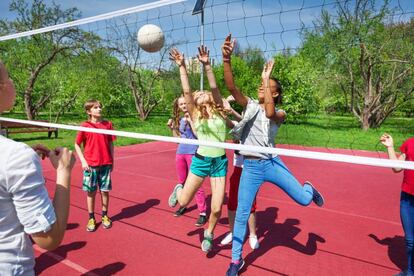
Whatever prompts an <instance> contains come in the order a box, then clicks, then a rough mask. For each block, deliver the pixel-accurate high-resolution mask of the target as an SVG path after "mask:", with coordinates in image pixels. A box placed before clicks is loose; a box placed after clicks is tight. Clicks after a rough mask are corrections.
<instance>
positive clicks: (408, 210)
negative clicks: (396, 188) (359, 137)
mask: <svg viewBox="0 0 414 276" xmlns="http://www.w3.org/2000/svg"><path fill="white" fill-rule="evenodd" d="M380 141H381V143H382V144H383V145H384V146H386V147H387V153H388V158H389V159H393V160H407V161H414V137H411V138H409V139H407V140H406V141H405V142H404V143H403V144H402V145H401V147H400V151H401V155H400V156H399V157H397V155H396V153H395V150H394V141H393V139H392V137H391V135H389V134H387V133H384V135H382V136H381V139H380ZM392 170H393V171H394V172H396V173H399V172H401V171H402V169H401V168H393V169H392ZM400 217H401V222H402V226H403V229H404V236H405V249H406V252H407V270H405V271H402V272H401V273H399V274H397V275H396V276H413V275H414V259H413V258H414V251H413V245H414V170H404V179H403V183H402V186H401V199H400Z"/></svg>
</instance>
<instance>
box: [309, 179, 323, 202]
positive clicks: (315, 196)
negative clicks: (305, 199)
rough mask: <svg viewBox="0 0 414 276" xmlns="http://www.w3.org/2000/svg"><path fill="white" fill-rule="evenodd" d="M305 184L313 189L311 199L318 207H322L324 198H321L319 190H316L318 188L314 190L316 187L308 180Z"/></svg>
mask: <svg viewBox="0 0 414 276" xmlns="http://www.w3.org/2000/svg"><path fill="white" fill-rule="evenodd" d="M305 184H308V185H309V186H311V187H312V190H313V198H312V201H313V202H314V203H315V204H316V205H318V206H319V207H322V205H323V204H324V203H325V200H324V199H323V196H322V194H321V193H320V192H318V190H316V188H315V187H314V186H313V185H312V183H310V182H309V181H306V182H305Z"/></svg>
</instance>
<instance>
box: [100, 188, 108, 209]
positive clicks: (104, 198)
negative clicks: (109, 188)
mask: <svg viewBox="0 0 414 276" xmlns="http://www.w3.org/2000/svg"><path fill="white" fill-rule="evenodd" d="M101 199H102V211H108V207H109V192H102V191H101Z"/></svg>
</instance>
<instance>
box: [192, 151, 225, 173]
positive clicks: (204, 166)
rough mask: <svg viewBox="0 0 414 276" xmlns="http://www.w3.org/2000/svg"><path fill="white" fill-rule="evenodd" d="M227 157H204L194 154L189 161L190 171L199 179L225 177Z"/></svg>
mask: <svg viewBox="0 0 414 276" xmlns="http://www.w3.org/2000/svg"><path fill="white" fill-rule="evenodd" d="M227 165H228V161H227V157H226V155H223V156H219V157H205V156H202V155H199V154H198V153H196V154H195V155H194V156H193V159H192V161H191V167H190V171H191V172H192V173H193V174H195V175H197V176H199V177H206V176H210V177H225V176H226V174H227Z"/></svg>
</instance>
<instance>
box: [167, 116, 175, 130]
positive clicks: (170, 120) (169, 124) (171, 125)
mask: <svg viewBox="0 0 414 276" xmlns="http://www.w3.org/2000/svg"><path fill="white" fill-rule="evenodd" d="M167 126H168V127H169V128H171V129H172V128H173V127H174V120H173V119H171V118H170V119H168V122H167Z"/></svg>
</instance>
